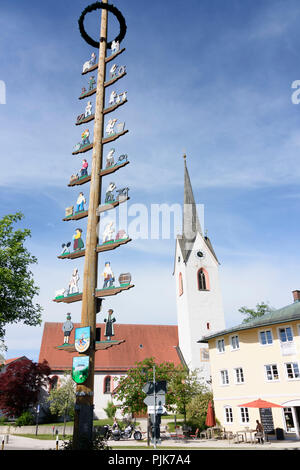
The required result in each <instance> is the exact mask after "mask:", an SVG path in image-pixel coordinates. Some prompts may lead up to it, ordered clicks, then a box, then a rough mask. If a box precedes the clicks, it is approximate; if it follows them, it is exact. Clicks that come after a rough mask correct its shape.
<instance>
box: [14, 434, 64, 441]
mask: <svg viewBox="0 0 300 470" xmlns="http://www.w3.org/2000/svg"><path fill="white" fill-rule="evenodd" d="M15 436H21V437H28V438H29V439H38V440H40V441H56V436H55V435H54V436H53V435H52V434H38V435H37V436H36V435H35V434H15ZM71 437H73V436H68V435H67V436H65V437H63V435H62V434H59V436H58V438H59V440H60V441H67V440H69V439H71Z"/></svg>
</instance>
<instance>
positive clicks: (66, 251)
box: [60, 242, 71, 256]
mask: <svg viewBox="0 0 300 470" xmlns="http://www.w3.org/2000/svg"><path fill="white" fill-rule="evenodd" d="M70 246H71V242H67V243H63V244H62V252H61V254H60V256H63V255H69V254H70Z"/></svg>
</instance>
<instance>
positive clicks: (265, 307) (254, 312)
mask: <svg viewBox="0 0 300 470" xmlns="http://www.w3.org/2000/svg"><path fill="white" fill-rule="evenodd" d="M273 310H274V309H273V308H272V307H270V305H269V304H268V303H267V302H261V303H260V304H256V308H255V309H252V308H248V307H241V308H239V312H240V313H241V314H242V315H246V318H244V320H243V323H248V322H250V321H251V320H254V319H255V318H259V317H262V316H263V315H265V314H266V313H271V312H272V311H273Z"/></svg>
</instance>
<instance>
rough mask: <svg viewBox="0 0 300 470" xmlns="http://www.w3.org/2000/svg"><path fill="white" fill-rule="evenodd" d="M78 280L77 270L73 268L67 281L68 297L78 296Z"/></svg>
mask: <svg viewBox="0 0 300 470" xmlns="http://www.w3.org/2000/svg"><path fill="white" fill-rule="evenodd" d="M79 279H80V278H79V274H78V268H75V269H74V270H73V273H72V276H71V279H70V281H69V285H68V288H69V294H68V295H71V294H78V293H79V286H78V283H79Z"/></svg>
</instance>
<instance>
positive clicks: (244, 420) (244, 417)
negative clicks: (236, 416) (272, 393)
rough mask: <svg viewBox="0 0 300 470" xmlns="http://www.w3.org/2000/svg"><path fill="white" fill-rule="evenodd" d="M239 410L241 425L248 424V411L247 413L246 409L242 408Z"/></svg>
mask: <svg viewBox="0 0 300 470" xmlns="http://www.w3.org/2000/svg"><path fill="white" fill-rule="evenodd" d="M240 410H241V421H242V423H249V411H248V408H244V407H242V408H241V409H240Z"/></svg>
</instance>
